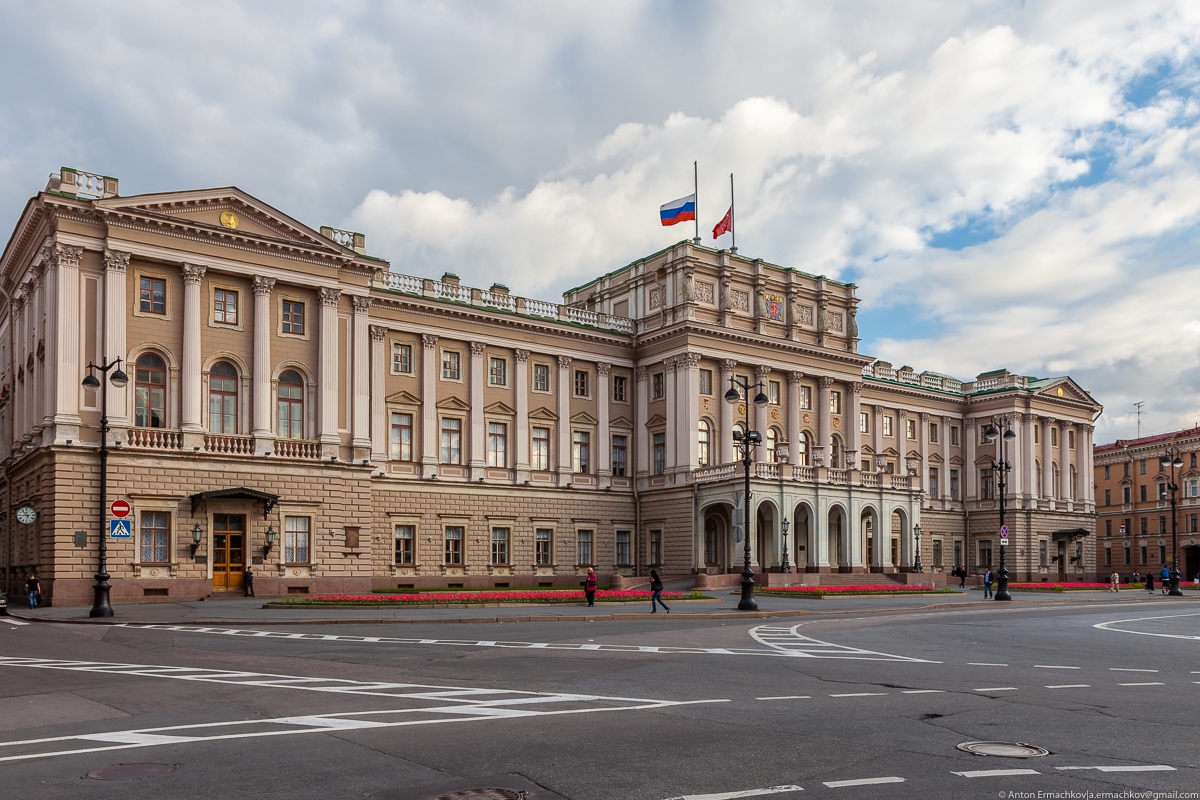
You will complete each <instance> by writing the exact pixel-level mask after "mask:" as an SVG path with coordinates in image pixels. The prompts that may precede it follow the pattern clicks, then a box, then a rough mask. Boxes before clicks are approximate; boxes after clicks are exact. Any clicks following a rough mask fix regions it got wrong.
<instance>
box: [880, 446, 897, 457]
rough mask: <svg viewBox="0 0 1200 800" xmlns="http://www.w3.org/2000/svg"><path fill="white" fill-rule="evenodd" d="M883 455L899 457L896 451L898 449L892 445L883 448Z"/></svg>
mask: <svg viewBox="0 0 1200 800" xmlns="http://www.w3.org/2000/svg"><path fill="white" fill-rule="evenodd" d="M883 455H885V456H891V457H892V458H899V457H900V451H898V450H897V449H896V448H894V447H889V448H887V449H886V450H884V451H883Z"/></svg>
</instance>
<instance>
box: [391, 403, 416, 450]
mask: <svg viewBox="0 0 1200 800" xmlns="http://www.w3.org/2000/svg"><path fill="white" fill-rule="evenodd" d="M396 417H402V418H403V417H408V424H407V425H405V424H404V422H403V420H401V421H399V422H397V420H396ZM415 419H416V415H415V414H414V413H413V412H412V411H408V410H401V409H389V410H388V461H402V462H412V460H413V452H414V448H413V445H414V444H415V440H416V434H415V433H414V430H415V423H414V420H415ZM405 430H407V431H408V442H407V443H406V442H405V441H404V431H405ZM397 431H400V437H399V439H400V441H397V436H396V432H397ZM406 444H407V447H408V458H405V457H404V447H405V446H406ZM397 446H399V448H400V454H399V456H397V455H396V454H395V453H396V448H397Z"/></svg>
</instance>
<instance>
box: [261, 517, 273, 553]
mask: <svg viewBox="0 0 1200 800" xmlns="http://www.w3.org/2000/svg"><path fill="white" fill-rule="evenodd" d="M274 546H275V529H274V528H272V527H271V526H270V525H268V526H267V546H266V547H264V548H263V558H266V557H267V554H268V553H270V552H271V548H272V547H274Z"/></svg>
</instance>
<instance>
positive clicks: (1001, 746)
mask: <svg viewBox="0 0 1200 800" xmlns="http://www.w3.org/2000/svg"><path fill="white" fill-rule="evenodd" d="M958 749H959V750H965V751H967V752H968V753H974V754H975V755H977V756H1001V757H1003V758H1037V757H1038V756H1048V755H1050V751H1049V750H1047V749H1045V748H1044V747H1037V746H1036V745H1032V744H1025V743H1024V742H963V743H962V744H960V745H959V746H958Z"/></svg>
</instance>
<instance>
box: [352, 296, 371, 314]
mask: <svg viewBox="0 0 1200 800" xmlns="http://www.w3.org/2000/svg"><path fill="white" fill-rule="evenodd" d="M351 300H352V302H353V303H354V313H355V314H366V313H367V312H368V311H370V310H371V298H369V297H363V296H362V295H357V294H356V295H354V296H353V297H352V298H351Z"/></svg>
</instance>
